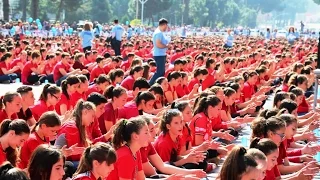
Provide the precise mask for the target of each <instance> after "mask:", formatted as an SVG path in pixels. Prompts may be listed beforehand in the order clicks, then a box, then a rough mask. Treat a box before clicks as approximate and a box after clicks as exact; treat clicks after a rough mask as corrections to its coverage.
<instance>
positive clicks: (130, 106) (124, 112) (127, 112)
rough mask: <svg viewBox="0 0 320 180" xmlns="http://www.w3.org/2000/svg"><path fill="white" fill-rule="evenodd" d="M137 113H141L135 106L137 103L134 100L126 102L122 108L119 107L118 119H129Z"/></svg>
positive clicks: (137, 114)
mask: <svg viewBox="0 0 320 180" xmlns="http://www.w3.org/2000/svg"><path fill="white" fill-rule="evenodd" d="M139 115H142V114H141V113H140V112H139V110H138V107H137V104H136V102H135V101H130V102H127V103H126V104H125V105H124V107H123V108H121V109H119V119H120V118H124V119H130V118H132V117H137V116H139Z"/></svg>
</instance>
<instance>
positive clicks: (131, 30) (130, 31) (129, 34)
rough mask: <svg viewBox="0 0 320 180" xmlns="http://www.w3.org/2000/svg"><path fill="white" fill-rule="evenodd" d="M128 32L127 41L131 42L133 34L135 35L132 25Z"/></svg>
mask: <svg viewBox="0 0 320 180" xmlns="http://www.w3.org/2000/svg"><path fill="white" fill-rule="evenodd" d="M127 31H128V32H127V33H128V36H127V40H130V39H131V37H132V33H133V29H132V27H131V25H129V26H128V30H127Z"/></svg>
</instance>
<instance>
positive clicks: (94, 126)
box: [86, 118, 107, 142]
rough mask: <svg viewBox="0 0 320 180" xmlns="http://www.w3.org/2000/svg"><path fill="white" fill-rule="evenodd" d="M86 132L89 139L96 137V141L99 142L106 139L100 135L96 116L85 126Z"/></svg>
mask: <svg viewBox="0 0 320 180" xmlns="http://www.w3.org/2000/svg"><path fill="white" fill-rule="evenodd" d="M86 132H87V135H88V138H89V139H96V141H99V142H106V141H107V139H105V138H104V136H102V133H101V130H100V128H99V121H98V119H97V118H94V121H93V123H91V124H90V126H88V127H86ZM99 138H100V139H99Z"/></svg>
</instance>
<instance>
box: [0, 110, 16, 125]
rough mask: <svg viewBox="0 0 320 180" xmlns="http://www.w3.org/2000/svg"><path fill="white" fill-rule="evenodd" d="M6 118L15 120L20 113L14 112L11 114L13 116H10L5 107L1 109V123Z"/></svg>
mask: <svg viewBox="0 0 320 180" xmlns="http://www.w3.org/2000/svg"><path fill="white" fill-rule="evenodd" d="M5 119H11V120H15V119H18V115H17V113H13V114H12V115H11V117H8V114H7V112H6V110H5V109H1V110H0V123H1V122H2V121H3V120H5Z"/></svg>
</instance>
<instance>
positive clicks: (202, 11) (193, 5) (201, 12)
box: [190, 0, 209, 26]
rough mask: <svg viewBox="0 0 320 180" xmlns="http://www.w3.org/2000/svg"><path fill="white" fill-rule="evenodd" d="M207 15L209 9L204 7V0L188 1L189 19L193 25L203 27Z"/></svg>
mask: <svg viewBox="0 0 320 180" xmlns="http://www.w3.org/2000/svg"><path fill="white" fill-rule="evenodd" d="M208 15H209V9H208V8H207V7H206V0H190V17H191V18H192V19H193V23H194V24H197V25H200V26H204V23H205V22H206V19H207V17H208Z"/></svg>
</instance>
